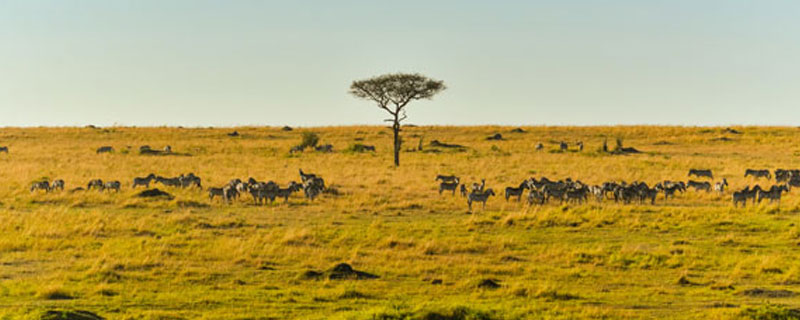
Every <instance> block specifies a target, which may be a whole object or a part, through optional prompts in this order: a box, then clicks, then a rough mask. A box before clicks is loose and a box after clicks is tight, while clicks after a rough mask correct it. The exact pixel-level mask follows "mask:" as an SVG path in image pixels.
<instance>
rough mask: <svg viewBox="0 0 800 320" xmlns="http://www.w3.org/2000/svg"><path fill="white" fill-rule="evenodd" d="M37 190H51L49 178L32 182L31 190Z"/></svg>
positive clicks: (47, 191)
mask: <svg viewBox="0 0 800 320" xmlns="http://www.w3.org/2000/svg"><path fill="white" fill-rule="evenodd" d="M36 190H44V192H46V193H49V192H50V182H49V181H47V180H42V181H37V182H34V183H32V184H31V192H34V191H36Z"/></svg>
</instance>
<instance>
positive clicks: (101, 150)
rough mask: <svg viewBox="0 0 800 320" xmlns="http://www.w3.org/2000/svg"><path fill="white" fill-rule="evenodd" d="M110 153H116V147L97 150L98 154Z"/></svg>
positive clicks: (103, 147) (104, 147)
mask: <svg viewBox="0 0 800 320" xmlns="http://www.w3.org/2000/svg"><path fill="white" fill-rule="evenodd" d="M108 152H114V147H111V146H102V147H100V148H97V154H101V153H108Z"/></svg>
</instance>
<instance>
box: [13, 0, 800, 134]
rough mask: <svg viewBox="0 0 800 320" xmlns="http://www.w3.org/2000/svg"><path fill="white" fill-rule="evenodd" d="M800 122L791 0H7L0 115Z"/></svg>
mask: <svg viewBox="0 0 800 320" xmlns="http://www.w3.org/2000/svg"><path fill="white" fill-rule="evenodd" d="M387 72H420V73H423V74H426V75H429V76H431V77H434V78H437V79H441V80H444V81H445V82H446V83H447V84H448V86H449V89H448V90H447V91H445V92H444V93H442V94H441V95H440V96H437V97H436V98H434V100H432V101H422V102H418V103H414V104H412V105H410V106H409V112H408V115H409V120H407V122H408V123H415V124H509V125H523V124H529V125H540V124H547V125H563V124H576V125H593V124H597V125H606V124H676V125H716V124H719V125H729V124H778V125H797V124H798V121H797V120H796V119H800V1H796V0H758V1H755V0H754V1H743V0H705V1H701V0H649V1H640V0H625V1H623V0H616V1H614V0H608V1H599V0H594V1H593V0H584V1H570V0H557V1H556V0H553V1H534V0H529V1H469V0H460V1H430V0H429V1H415V0H411V1H391V2H390V1H375V0H373V1H349V0H342V1H285V0H283V1H199V0H192V1H178V0H170V1H145V0H136V1H113V0H98V1H72V0H59V1H36V0H19V1H9V0H0V126H31V125H33V126H35V125H86V124H96V125H110V124H120V125H184V126H206V125H218V126H230V125H285V124H288V125H301V126H311V125H337V124H380V123H382V122H381V120H382V119H384V114H383V112H382V111H381V110H379V109H377V108H376V107H375V106H374V105H373V104H371V103H369V102H367V101H363V100H358V99H355V98H354V97H351V96H349V95H348V93H347V89H348V87H349V85H350V82H351V81H352V80H355V79H361V78H366V77H370V76H375V75H379V74H382V73H387Z"/></svg>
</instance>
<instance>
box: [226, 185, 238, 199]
mask: <svg viewBox="0 0 800 320" xmlns="http://www.w3.org/2000/svg"><path fill="white" fill-rule="evenodd" d="M238 196H239V192H238V191H236V188H234V187H232V186H224V187H222V199H223V200H225V203H231V200H233V199H234V198H236V197H238Z"/></svg>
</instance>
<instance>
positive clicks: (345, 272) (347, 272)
mask: <svg viewBox="0 0 800 320" xmlns="http://www.w3.org/2000/svg"><path fill="white" fill-rule="evenodd" d="M300 278H301V279H305V280H319V279H323V278H328V279H329V280H367V279H377V278H380V277H378V276H377V275H374V274H371V273H367V272H364V271H358V270H355V269H353V267H352V266H350V265H349V264H346V263H340V264H337V265H336V266H334V267H333V268H331V269H330V270H328V271H325V272H319V271H314V270H308V271H306V272H303V273H302V274H301V275H300Z"/></svg>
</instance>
